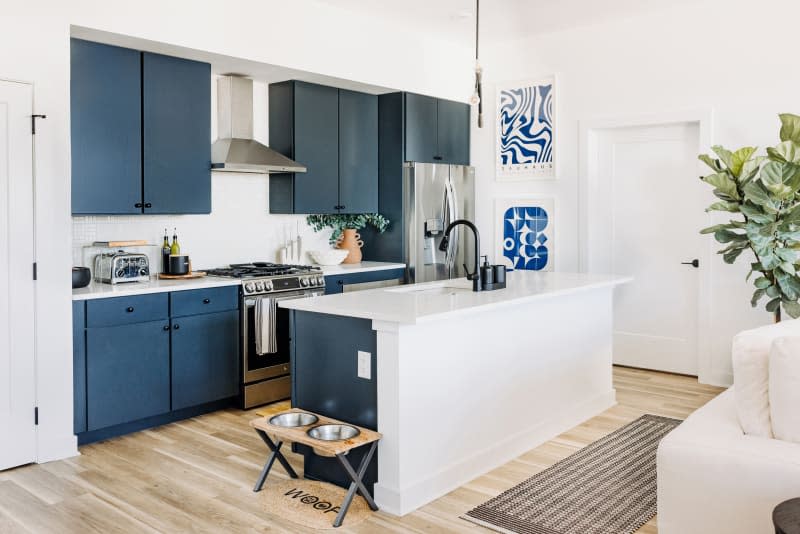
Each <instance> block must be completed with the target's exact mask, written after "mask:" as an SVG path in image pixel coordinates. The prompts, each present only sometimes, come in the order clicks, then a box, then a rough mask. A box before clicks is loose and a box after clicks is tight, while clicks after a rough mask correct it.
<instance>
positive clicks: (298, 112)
mask: <svg viewBox="0 0 800 534" xmlns="http://www.w3.org/2000/svg"><path fill="white" fill-rule="evenodd" d="M293 83H294V159H295V161H297V162H299V163H302V164H303V165H305V166H306V168H307V169H308V170H307V172H305V173H301V174H296V175H295V178H294V213H338V212H337V209H336V207H337V206H338V205H339V90H338V89H337V88H336V87H328V86H324V85H316V84H311V83H305V82H293ZM270 105H272V104H271V103H270Z"/></svg>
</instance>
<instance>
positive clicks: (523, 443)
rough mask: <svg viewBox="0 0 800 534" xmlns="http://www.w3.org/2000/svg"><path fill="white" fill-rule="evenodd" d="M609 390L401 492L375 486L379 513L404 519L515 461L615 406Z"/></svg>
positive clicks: (614, 398)
mask: <svg viewBox="0 0 800 534" xmlns="http://www.w3.org/2000/svg"><path fill="white" fill-rule="evenodd" d="M616 399H617V396H616V390H614V389H612V390H610V391H608V392H605V393H602V394H600V395H597V396H595V397H592V398H590V399H588V400H584V401H583V402H580V403H577V404H574V405H572V406H570V407H569V408H567V409H562V410H559V411H558V412H557V413H555V414H554V415H553V416H552V417H549V418H548V419H546V420H545V421H542V422H540V423H538V424H537V425H534V426H533V427H531V428H528V429H525V430H522V431H520V432H516V433H515V434H512V435H510V436H508V437H506V438H505V439H503V440H502V441H498V442H496V443H494V444H493V445H492V446H491V447H488V448H486V449H484V450H482V451H480V452H478V453H475V454H473V455H472V456H470V457H468V458H465V459H462V460H460V461H458V462H456V463H453V464H450V465H449V466H446V467H444V468H443V469H441V470H439V471H438V472H436V473H434V474H433V475H431V476H430V477H428V478H427V479H424V480H420V481H418V482H416V483H414V484H413V485H411V486H407V487H405V488H402V489H395V488H389V487H386V486H384V485H382V484H381V483H380V473H378V480H379V482H378V483H377V484H375V492H374V497H375V502H376V503H377V504H378V506H379V507H380V508H381V510H382V511H384V512H386V513H389V514H391V515H395V516H403V515H406V514H408V513H410V512H413V511H414V510H416V509H417V508H419V507H421V506H423V505H425V504H427V503H429V502H431V501H433V500H435V499H438V498H439V497H441V496H443V495H445V494H447V493H449V492H451V491H453V490H454V489H456V488H458V487H461V486H463V485H464V484H466V483H467V482H469V481H471V480H473V479H475V478H477V477H479V476H481V475H483V474H485V473H488V472H489V471H491V470H492V469H495V468H497V467H499V466H501V465H503V464H506V463H508V462H510V461H511V460H513V459H514V458H516V457H518V456H520V455H521V454H524V453H526V452H528V451H529V450H531V449H534V448H536V447H538V446H539V445H541V444H542V443H545V442H547V441H549V440H551V439H553V438H554V437H555V436H558V435H559V434H561V433H563V432H566V431H567V430H570V429H571V428H574V427H576V426H578V425H579V424H581V423H583V422H584V421H586V420H587V419H591V418H592V417H594V416H596V415H598V414H599V413H601V412H603V411H605V410H607V409H609V408H611V407H612V406H614V405H615V404H616V403H617V400H616Z"/></svg>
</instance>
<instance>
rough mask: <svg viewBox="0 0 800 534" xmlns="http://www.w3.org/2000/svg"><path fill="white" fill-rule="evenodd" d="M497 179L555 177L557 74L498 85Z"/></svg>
mask: <svg viewBox="0 0 800 534" xmlns="http://www.w3.org/2000/svg"><path fill="white" fill-rule="evenodd" d="M496 163H497V180H499V181H511V180H527V179H537V178H539V179H550V178H555V177H556V79H555V76H551V77H549V78H544V79H541V80H536V81H530V82H517V83H515V84H511V85H501V86H498V87H497V161H496Z"/></svg>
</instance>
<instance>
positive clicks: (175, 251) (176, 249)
mask: <svg viewBox="0 0 800 534" xmlns="http://www.w3.org/2000/svg"><path fill="white" fill-rule="evenodd" d="M169 253H170V254H171V255H173V256H177V255H179V254H180V253H181V245H180V243H178V229H177V228H174V229H173V230H172V246H171V247H170V249H169Z"/></svg>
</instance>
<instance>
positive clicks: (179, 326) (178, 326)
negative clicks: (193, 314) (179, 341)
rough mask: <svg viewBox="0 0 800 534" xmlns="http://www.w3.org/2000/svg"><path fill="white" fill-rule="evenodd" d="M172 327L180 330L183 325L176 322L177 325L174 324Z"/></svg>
mask: <svg viewBox="0 0 800 534" xmlns="http://www.w3.org/2000/svg"><path fill="white" fill-rule="evenodd" d="M172 328H174V329H175V330H180V328H181V325H179V324H176V325H175V326H173V327H172Z"/></svg>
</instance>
